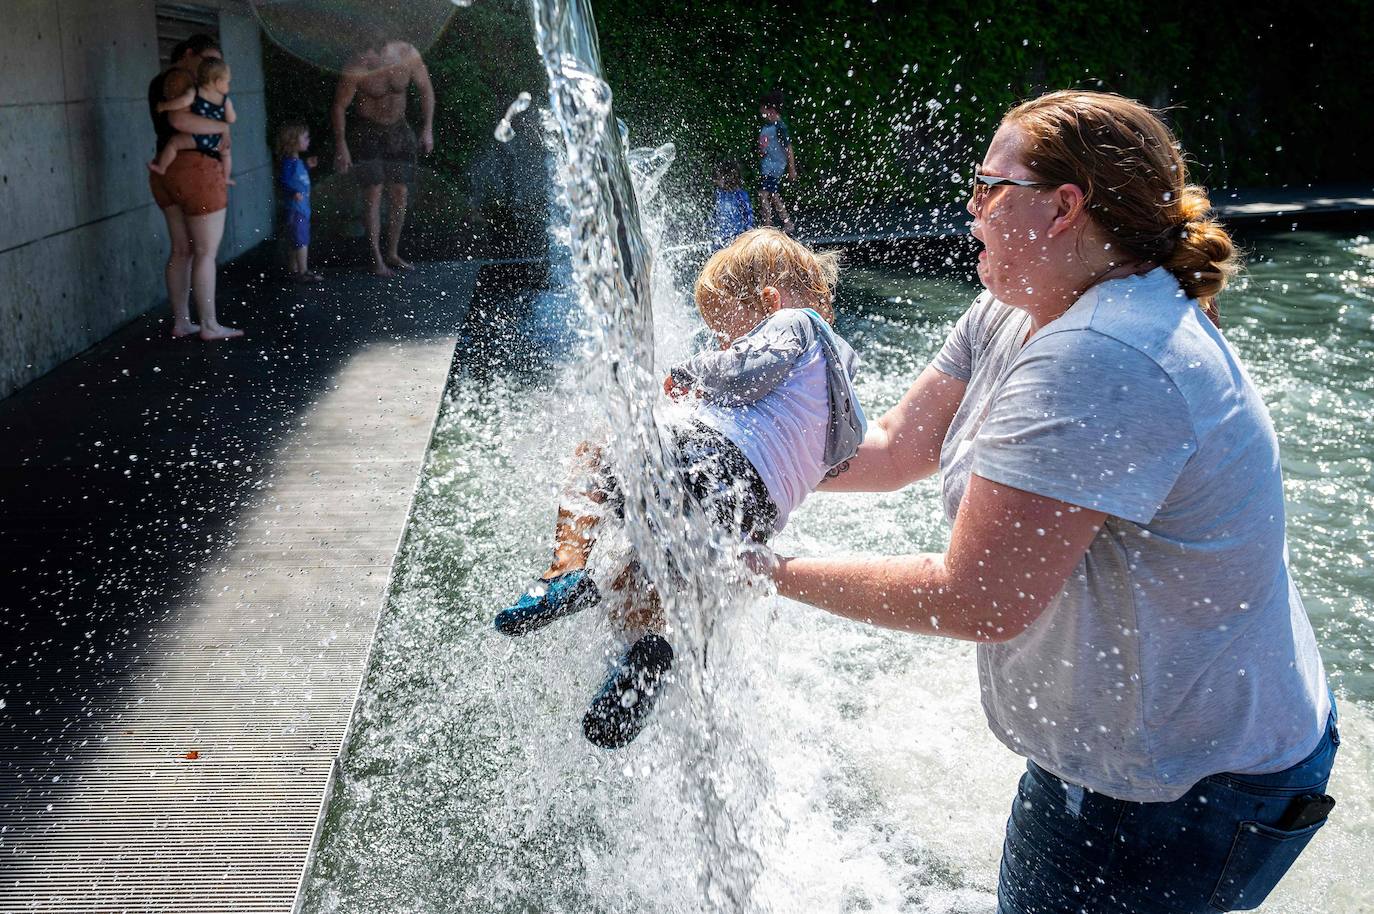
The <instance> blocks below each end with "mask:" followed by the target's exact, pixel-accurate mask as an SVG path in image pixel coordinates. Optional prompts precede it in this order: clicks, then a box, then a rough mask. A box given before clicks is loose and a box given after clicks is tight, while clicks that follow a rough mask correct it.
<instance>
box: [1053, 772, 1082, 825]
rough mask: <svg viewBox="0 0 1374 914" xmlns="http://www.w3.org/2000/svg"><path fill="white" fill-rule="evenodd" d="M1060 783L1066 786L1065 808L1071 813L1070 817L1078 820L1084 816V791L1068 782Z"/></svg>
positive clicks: (1061, 781)
mask: <svg viewBox="0 0 1374 914" xmlns="http://www.w3.org/2000/svg"><path fill="white" fill-rule="evenodd" d="M1059 783H1061V784H1063V785H1064V808H1065V809H1067V810H1068V811H1069V815H1071V816H1073V817H1074V818H1078V817H1080V816H1082V815H1083V794H1084V790H1083V788H1082V787H1080V786H1078V785H1077V784H1070V783H1069V782H1068V781H1065V780H1063V779H1062V778H1061V779H1060V781H1059Z"/></svg>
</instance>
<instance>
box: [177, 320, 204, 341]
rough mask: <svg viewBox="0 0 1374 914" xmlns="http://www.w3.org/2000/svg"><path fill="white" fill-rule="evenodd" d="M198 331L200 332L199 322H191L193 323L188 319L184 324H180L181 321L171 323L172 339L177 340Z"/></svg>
mask: <svg viewBox="0 0 1374 914" xmlns="http://www.w3.org/2000/svg"><path fill="white" fill-rule="evenodd" d="M199 332H200V324H193V323H191V322H190V321H187V322H186V323H184V324H181V323H174V324H172V339H174V340H179V339H181V338H182V337H185V336H190V335H191V334H193V333H199Z"/></svg>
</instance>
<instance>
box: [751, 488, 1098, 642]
mask: <svg viewBox="0 0 1374 914" xmlns="http://www.w3.org/2000/svg"><path fill="white" fill-rule="evenodd" d="M1105 520H1106V515H1105V514H1103V513H1102V512H1101V511H1091V510H1088V509H1086V508H1080V507H1078V506H1076V505H1070V504H1068V503H1066V502H1062V501H1058V500H1057V499H1053V498H1047V497H1045V496H1043V495H1036V494H1034V493H1031V492H1025V491H1022V490H1020V489H1014V488H1011V487H1010V486H1006V485H1002V484H1000V483H995V482H992V481H990V480H987V479H984V478H983V477H981V476H977V475H974V476H971V477H970V478H969V484H968V489H967V490H966V491H965V493H964V498H963V501H962V502H960V506H959V515H958V517H956V518H955V521H954V532H953V534H952V535H951V537H950V544H949V549H948V550H947V551H946V552H945V553H944V554H943V555H939V554H936V553H924V554H921V555H900V556H856V557H853V558H835V559H816V558H780V559H778V560H777V566H776V568H775V569H774V570H773V573H772V576H773V582H774V583H775V584H776V585H777V588H778V593H780V594H782V595H783V596H785V597H790V598H792V599H794V600H800V601H801V602H803V603H810V604H812V605H813V606H819V607H821V608H822V609H825V610H828V611H830V612H832V613H834V614H836V615H838V616H844V617H845V618H849V619H855V620H858V621H860V622H867V623H869V624H871V625H878V626H882V627H884V628H896V629H902V630H905V631H914V632H922V633H925V634H934V635H944V636H946V637H950V638H961V639H965V640H970V641H984V642H996V641H1008V640H1010V639H1012V638H1015V637H1016V636H1017V635H1019V634H1021V633H1022V632H1023V631H1025V630H1026V629H1027V628H1029V627H1030V625H1031V624H1032V623H1034V622H1035V620H1036V619H1038V618H1039V617H1040V614H1041V613H1042V612H1044V610H1045V607H1046V606H1048V605H1049V603H1050V601H1051V600H1053V599H1054V598H1055V597H1057V596H1058V595H1059V592H1060V591H1061V590H1063V589H1064V583H1065V581H1067V580H1068V578H1069V575H1070V574H1072V573H1073V571H1074V569H1075V568H1077V567H1078V564H1079V563H1080V562H1081V561H1082V560H1083V555H1084V553H1086V552H1087V550H1088V546H1089V545H1090V544H1091V543H1092V541H1093V539H1094V537H1096V536H1097V534H1098V531H1099V530H1101V528H1102V524H1103V523H1104V521H1105Z"/></svg>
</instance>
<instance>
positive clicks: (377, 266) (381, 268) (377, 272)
mask: <svg viewBox="0 0 1374 914" xmlns="http://www.w3.org/2000/svg"><path fill="white" fill-rule="evenodd" d="M372 275H373V276H380V277H381V278H382V279H390V278H391V277H393V276H395V275H396V272H395V271H394V270H392V269H391V267H389V266H387V265H386V264H384V263H382V262H380V261H378V262H376V263H374V264H373V265H372Z"/></svg>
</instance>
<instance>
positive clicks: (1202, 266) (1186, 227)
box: [1163, 185, 1240, 316]
mask: <svg viewBox="0 0 1374 914" xmlns="http://www.w3.org/2000/svg"><path fill="white" fill-rule="evenodd" d="M1178 203H1179V215H1180V216H1181V217H1182V222H1181V224H1180V225H1179V228H1178V239H1177V240H1176V242H1175V243H1174V248H1173V251H1172V253H1170V254H1169V256H1168V257H1167V258H1166V259H1165V261H1164V263H1163V266H1164V268H1165V269H1166V270H1168V271H1169V272H1170V273H1173V274H1174V277H1175V278H1177V279H1178V283H1179V285H1181V286H1182V287H1183V291H1184V292H1185V293H1187V295H1188V297H1189V298H1195V299H1197V300H1198V301H1199V302H1201V303H1202V305H1203V308H1204V310H1206V311H1207V313H1208V314H1209V315H1211V316H1214V311H1213V308H1214V307H1215V306H1213V305H1212V304H1211V301H1210V300H1211V299H1214V298H1216V296H1217V294H1218V293H1220V292H1221V290H1222V289H1224V288H1226V284H1227V283H1228V282H1230V280H1231V277H1233V276H1235V275H1236V273H1237V272H1238V271H1239V268H1240V267H1239V258H1238V257H1237V255H1236V246H1235V244H1234V243H1233V242H1232V241H1231V236H1230V235H1229V234H1228V233H1227V231H1226V229H1224V228H1222V227H1221V224H1220V223H1219V222H1217V221H1216V220H1215V219H1213V218H1212V215H1211V213H1212V204H1211V202H1210V201H1209V200H1208V199H1207V195H1206V194H1205V193H1204V192H1203V191H1202V189H1201V188H1200V187H1195V186H1193V185H1189V186H1187V187H1184V189H1183V193H1182V195H1181V196H1180V199H1179V201H1178Z"/></svg>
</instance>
